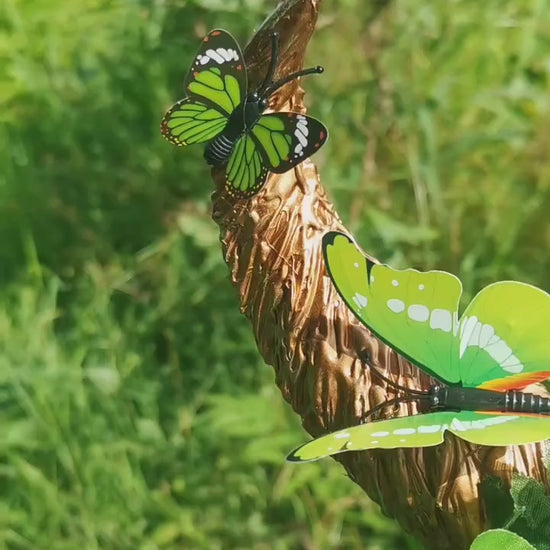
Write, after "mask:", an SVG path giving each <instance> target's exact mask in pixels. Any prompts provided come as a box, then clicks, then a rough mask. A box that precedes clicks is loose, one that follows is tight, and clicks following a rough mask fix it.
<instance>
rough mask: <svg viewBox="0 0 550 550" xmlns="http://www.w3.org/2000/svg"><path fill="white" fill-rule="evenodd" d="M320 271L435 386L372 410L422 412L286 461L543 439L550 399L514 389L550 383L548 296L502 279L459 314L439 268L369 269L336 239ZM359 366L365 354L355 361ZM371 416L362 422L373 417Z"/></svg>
mask: <svg viewBox="0 0 550 550" xmlns="http://www.w3.org/2000/svg"><path fill="white" fill-rule="evenodd" d="M323 252H324V257H325V265H326V267H327V270H328V273H329V276H330V278H331V279H332V282H333V284H334V286H335V287H336V289H337V291H338V293H339V294H340V296H341V297H342V299H343V300H344V302H345V303H346V305H347V306H348V307H349V308H350V309H351V310H352V311H353V313H354V314H355V316H356V317H357V319H358V320H359V321H361V322H362V323H363V324H364V325H365V326H366V327H367V328H368V329H369V330H371V331H372V332H373V333H374V334H375V335H376V336H377V337H378V338H379V339H381V340H382V341H384V342H386V343H387V344H388V345H389V346H391V347H392V348H394V349H395V350H397V351H398V352H399V353H400V354H401V355H403V356H404V357H407V358H408V359H409V360H410V361H411V362H412V363H414V364H415V365H417V366H418V367H419V368H420V369H422V370H423V371H425V372H426V373H427V374H429V375H430V376H432V377H433V378H436V379H437V380H439V381H440V383H438V384H434V385H433V386H432V387H431V388H430V389H429V390H428V391H426V392H424V391H420V390H411V389H408V388H402V387H401V386H399V385H397V384H395V383H393V382H391V381H390V380H388V379H386V378H385V377H384V376H383V375H381V374H380V373H378V371H377V370H375V369H374V370H373V373H375V374H377V375H378V376H381V377H382V378H383V379H384V380H386V382H388V384H389V385H392V386H394V387H395V388H396V389H397V390H399V391H401V392H403V393H404V394H405V396H404V397H398V398H396V399H392V400H391V401H388V402H387V403H383V404H382V405H381V406H384V405H390V404H395V403H399V402H404V401H419V402H424V403H425V404H426V405H427V407H428V409H429V410H430V411H431V412H429V413H427V414H419V415H414V416H406V417H398V418H393V419H389V420H382V421H375V422H368V423H365V424H361V425H359V426H354V427H351V428H349V429H346V430H340V431H337V432H334V433H331V434H328V435H326V436H323V437H320V438H318V439H314V440H313V441H310V442H309V443H306V444H305V445H302V446H301V447H299V448H297V449H296V450H294V451H293V452H292V453H291V454H290V455H289V457H288V460H290V461H295V462H303V461H309V460H317V459H319V458H322V457H325V456H329V455H332V454H336V453H340V452H343V451H350V450H363V449H380V448H383V449H388V448H396V447H427V446H430V445H438V444H439V443H441V442H442V441H443V437H444V433H445V431H450V432H452V433H453V434H455V435H457V436H458V437H461V438H462V439H465V440H466V441H470V442H471V443H477V444H481V445H519V444H524V443H532V442H535V441H542V440H544V439H548V438H550V418H548V416H546V417H545V416H544V415H549V414H550V399H549V398H546V397H540V396H538V395H533V394H530V393H525V392H522V391H521V390H523V389H524V388H525V387H526V386H528V385H530V384H533V383H536V382H541V381H543V380H546V379H548V378H550V336H549V327H550V295H549V294H547V293H546V292H544V291H543V290H540V289H539V288H536V287H534V286H531V285H528V284H524V283H519V282H516V281H502V282H499V283H495V284H492V285H489V286H487V287H486V288H484V289H483V290H481V291H480V292H479V293H478V294H477V295H476V296H475V297H474V299H473V300H472V302H471V303H470V304H469V305H468V307H467V308H466V309H465V311H464V313H463V314H462V316H460V317H459V315H458V303H459V300H460V295H461V293H462V285H461V283H460V281H459V279H458V278H457V277H455V276H454V275H451V274H450V273H445V272H443V271H428V272H420V271H416V270H414V269H406V270H403V271H400V270H396V269H392V268H391V267H389V266H387V265H380V264H374V263H373V262H371V261H370V260H369V259H368V258H366V257H365V256H364V255H363V253H362V252H361V251H360V250H359V249H358V247H357V246H356V245H355V243H354V242H353V241H352V240H351V239H350V237H348V236H347V235H345V234H343V233H337V232H329V233H327V234H326V235H324V237H323ZM360 356H361V358H362V359H363V361H364V362H365V364H367V365H368V357H367V358H365V356H364V354H360ZM381 406H378V407H375V409H373V410H372V411H370V413H368V414H369V416H370V414H371V413H372V412H374V411H375V410H378V409H380V408H381Z"/></svg>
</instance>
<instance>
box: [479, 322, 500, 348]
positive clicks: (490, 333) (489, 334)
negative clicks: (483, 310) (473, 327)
mask: <svg viewBox="0 0 550 550" xmlns="http://www.w3.org/2000/svg"><path fill="white" fill-rule="evenodd" d="M494 335H495V329H494V328H493V327H492V326H491V325H483V327H482V329H481V333H480V334H479V347H480V348H484V347H485V346H486V345H487V344H488V343H489V342H490V341H491V339H492V338H493V337H494ZM497 340H498V338H497Z"/></svg>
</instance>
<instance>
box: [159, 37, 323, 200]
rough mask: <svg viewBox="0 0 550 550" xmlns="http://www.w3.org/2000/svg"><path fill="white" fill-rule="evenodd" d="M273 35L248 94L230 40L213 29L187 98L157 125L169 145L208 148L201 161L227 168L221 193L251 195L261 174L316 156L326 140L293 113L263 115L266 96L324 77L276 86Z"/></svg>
mask: <svg viewBox="0 0 550 550" xmlns="http://www.w3.org/2000/svg"><path fill="white" fill-rule="evenodd" d="M277 55H278V35H277V34H276V33H273V35H272V51H271V62H270V65H269V69H268V71H267V75H266V77H265V80H264V82H263V84H262V85H261V86H260V88H259V89H258V90H256V91H253V92H248V91H247V76H246V68H245V64H244V60H243V54H242V52H241V49H240V47H239V44H237V42H236V40H235V39H234V38H233V37H232V36H231V35H230V34H229V33H228V32H226V31H224V30H221V29H216V30H213V31H210V32H209V33H208V35H207V36H206V37H205V38H204V40H203V42H202V44H201V46H200V48H199V51H198V52H197V55H196V56H195V60H194V61H193V64H192V66H191V69H190V70H189V72H188V73H187V76H186V77H185V81H184V88H185V92H186V93H187V97H186V98H184V99H182V100H181V101H178V102H177V103H176V104H175V105H173V106H172V107H170V109H169V110H168V112H167V113H166V114H165V115H164V118H163V119H162V122H161V125H160V131H161V133H162V135H163V136H164V137H165V138H166V139H167V140H168V141H169V142H170V143H173V144H175V145H179V146H183V145H189V144H192V143H207V145H206V149H205V151H204V158H205V160H206V162H207V163H208V164H209V165H211V166H223V165H224V164H226V163H227V168H226V173H225V175H226V190H227V191H228V193H229V194H230V195H232V196H234V197H236V198H244V197H250V196H251V195H253V194H254V193H257V192H258V191H259V190H260V188H261V187H262V186H263V185H264V183H265V181H266V179H267V175H268V172H269V171H271V172H275V173H277V174H282V173H284V172H286V171H287V170H290V169H291V168H293V167H294V166H296V165H297V164H299V163H300V162H302V161H303V160H305V159H306V158H307V157H309V156H311V155H312V154H313V153H315V152H316V151H317V150H318V149H319V148H320V147H321V146H322V145H323V143H324V142H325V141H326V139H327V135H328V132H327V129H326V128H325V126H324V125H323V124H322V123H321V122H319V121H318V120H316V119H314V118H311V117H309V116H306V115H302V114H299V113H270V114H267V115H264V114H262V113H263V112H264V111H265V110H266V109H267V106H268V101H269V97H270V96H271V94H273V93H274V92H275V91H276V90H278V89H279V88H280V87H281V86H283V85H284V84H286V83H287V82H290V81H291V80H294V79H296V78H298V77H300V76H305V75H308V74H316V73H317V74H318V73H322V72H323V68H322V67H313V68H311V69H305V70H303V71H298V72H296V73H294V74H291V75H289V76H287V77H285V78H283V79H281V80H279V81H277V82H275V83H274V82H273V75H274V73H275V67H276V65H277Z"/></svg>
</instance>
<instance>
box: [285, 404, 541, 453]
mask: <svg viewBox="0 0 550 550" xmlns="http://www.w3.org/2000/svg"><path fill="white" fill-rule="evenodd" d="M446 431H450V432H451V433H453V434H454V435H456V436H458V437H460V438H462V439H465V440H466V441H469V442H470V443H477V444H480V445H493V446H504V445H523V444H526V443H534V442H536V441H542V440H544V439H547V438H549V437H550V418H543V417H539V418H534V417H527V416H519V415H501V414H498V415H497V414H483V413H476V412H472V411H461V412H452V411H448V412H447V411H446V412H435V413H428V414H417V415H415V416H402V417H399V418H392V419H390V420H381V421H378V422H369V423H367V424H361V425H360V426H354V427H353V428H347V429H344V430H339V431H337V432H333V433H330V434H328V435H325V436H322V437H319V438H317V439H313V440H312V441H309V442H308V443H305V444H304V445H301V446H300V447H298V448H296V449H294V450H293V451H292V452H291V453H290V454H289V455H288V456H287V460H288V461H290V462H309V461H313V460H318V459H320V458H324V457H327V456H331V455H335V454H338V453H343V452H345V451H364V450H366V449H395V448H400V447H430V446H433V445H439V444H440V443H442V442H443V438H444V433H445V432H446Z"/></svg>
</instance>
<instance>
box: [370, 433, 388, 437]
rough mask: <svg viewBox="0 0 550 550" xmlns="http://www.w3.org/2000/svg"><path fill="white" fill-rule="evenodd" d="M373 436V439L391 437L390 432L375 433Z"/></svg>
mask: <svg viewBox="0 0 550 550" xmlns="http://www.w3.org/2000/svg"><path fill="white" fill-rule="evenodd" d="M371 435H372V437H386V436H388V435H390V432H373V433H371Z"/></svg>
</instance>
